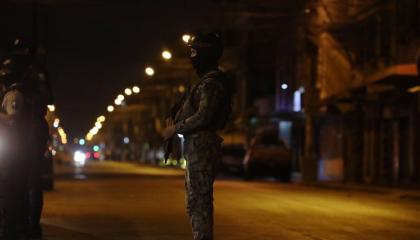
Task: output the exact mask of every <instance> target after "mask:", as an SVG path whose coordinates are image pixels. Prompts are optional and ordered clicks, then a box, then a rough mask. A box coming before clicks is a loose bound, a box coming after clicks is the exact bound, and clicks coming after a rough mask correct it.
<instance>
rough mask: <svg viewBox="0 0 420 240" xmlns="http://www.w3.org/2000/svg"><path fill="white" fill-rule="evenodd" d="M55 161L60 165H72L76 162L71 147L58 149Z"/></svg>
mask: <svg viewBox="0 0 420 240" xmlns="http://www.w3.org/2000/svg"><path fill="white" fill-rule="evenodd" d="M54 161H55V162H56V163H57V164H59V165H72V164H73V162H74V160H73V154H72V152H71V151H70V149H68V148H65V147H63V148H61V149H57V151H56V153H55V156H54Z"/></svg>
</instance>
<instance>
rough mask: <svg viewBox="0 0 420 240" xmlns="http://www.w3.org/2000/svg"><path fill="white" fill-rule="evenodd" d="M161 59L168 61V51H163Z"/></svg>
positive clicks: (169, 56)
mask: <svg viewBox="0 0 420 240" xmlns="http://www.w3.org/2000/svg"><path fill="white" fill-rule="evenodd" d="M162 57H163V59H165V60H167V61H168V60H170V59H171V58H172V53H171V52H169V51H168V50H165V51H163V52H162Z"/></svg>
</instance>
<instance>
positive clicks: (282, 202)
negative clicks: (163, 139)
mask: <svg viewBox="0 0 420 240" xmlns="http://www.w3.org/2000/svg"><path fill="white" fill-rule="evenodd" d="M57 174H58V179H57V181H56V190H54V191H52V192H48V193H46V196H45V198H46V203H45V205H46V206H45V212H44V216H43V220H42V222H43V225H44V229H45V236H46V239H47V240H48V239H51V240H52V239H73V240H77V239H121V240H124V239H140V240H181V239H182V240H187V239H188V240H190V239H192V238H191V234H190V226H189V222H188V219H187V217H186V214H185V210H184V182H183V172H182V171H180V170H174V169H160V168H153V167H147V166H139V165H131V164H121V163H112V162H103V163H93V164H90V165H89V166H87V167H85V168H82V169H80V168H79V169H77V168H70V167H60V168H58V169H57ZM215 209H216V215H215V221H216V223H215V236H216V237H215V239H216V240H247V239H249V240H265V239H267V240H274V239H275V240H291V239H293V240H341V239H343V240H347V239H348V240H350V239H351V240H354V239H357V240H364V239H366V240H376V239H378V240H387V239H395V240H397V239H398V240H411V239H412V240H418V239H420V202H419V201H413V200H404V199H399V198H396V197H394V196H390V195H384V194H379V193H366V192H348V191H337V190H327V189H320V188H314V187H304V186H300V185H286V184H279V183H275V182H243V181H241V180H239V179H236V180H235V179H219V180H218V181H216V185H215Z"/></svg>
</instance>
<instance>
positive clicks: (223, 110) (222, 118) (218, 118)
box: [191, 70, 232, 131]
mask: <svg viewBox="0 0 420 240" xmlns="http://www.w3.org/2000/svg"><path fill="white" fill-rule="evenodd" d="M207 79H213V81H215V82H216V83H217V84H220V88H221V89H222V91H223V92H222V96H223V98H222V99H221V101H220V102H222V103H223V104H221V105H220V106H219V109H218V111H217V114H215V115H214V116H213V117H212V119H211V120H210V121H209V122H210V124H209V125H208V126H207V127H206V129H203V130H210V131H218V130H222V129H224V128H225V126H226V124H227V122H228V120H229V117H230V115H231V113H232V93H231V91H230V89H229V88H230V87H229V84H230V83H229V82H228V81H229V80H230V79H228V77H227V76H226V74H225V73H224V72H222V71H220V70H217V71H214V72H211V73H208V74H207V75H205V76H204V78H203V79H202V80H201V81H200V83H198V84H197V85H196V86H195V87H194V88H193V89H192V91H191V99H192V100H193V101H191V106H192V108H193V109H194V111H195V112H196V111H198V108H199V106H198V105H199V99H198V97H197V88H198V86H200V84H202V82H205V81H206V80H207Z"/></svg>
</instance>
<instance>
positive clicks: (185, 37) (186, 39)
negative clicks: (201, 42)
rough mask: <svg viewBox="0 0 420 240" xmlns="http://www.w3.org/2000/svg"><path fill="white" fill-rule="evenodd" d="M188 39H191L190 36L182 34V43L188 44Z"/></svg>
mask: <svg viewBox="0 0 420 240" xmlns="http://www.w3.org/2000/svg"><path fill="white" fill-rule="evenodd" d="M190 39H191V35H189V34H184V35H183V36H182V41H184V42H185V43H189V41H190Z"/></svg>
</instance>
